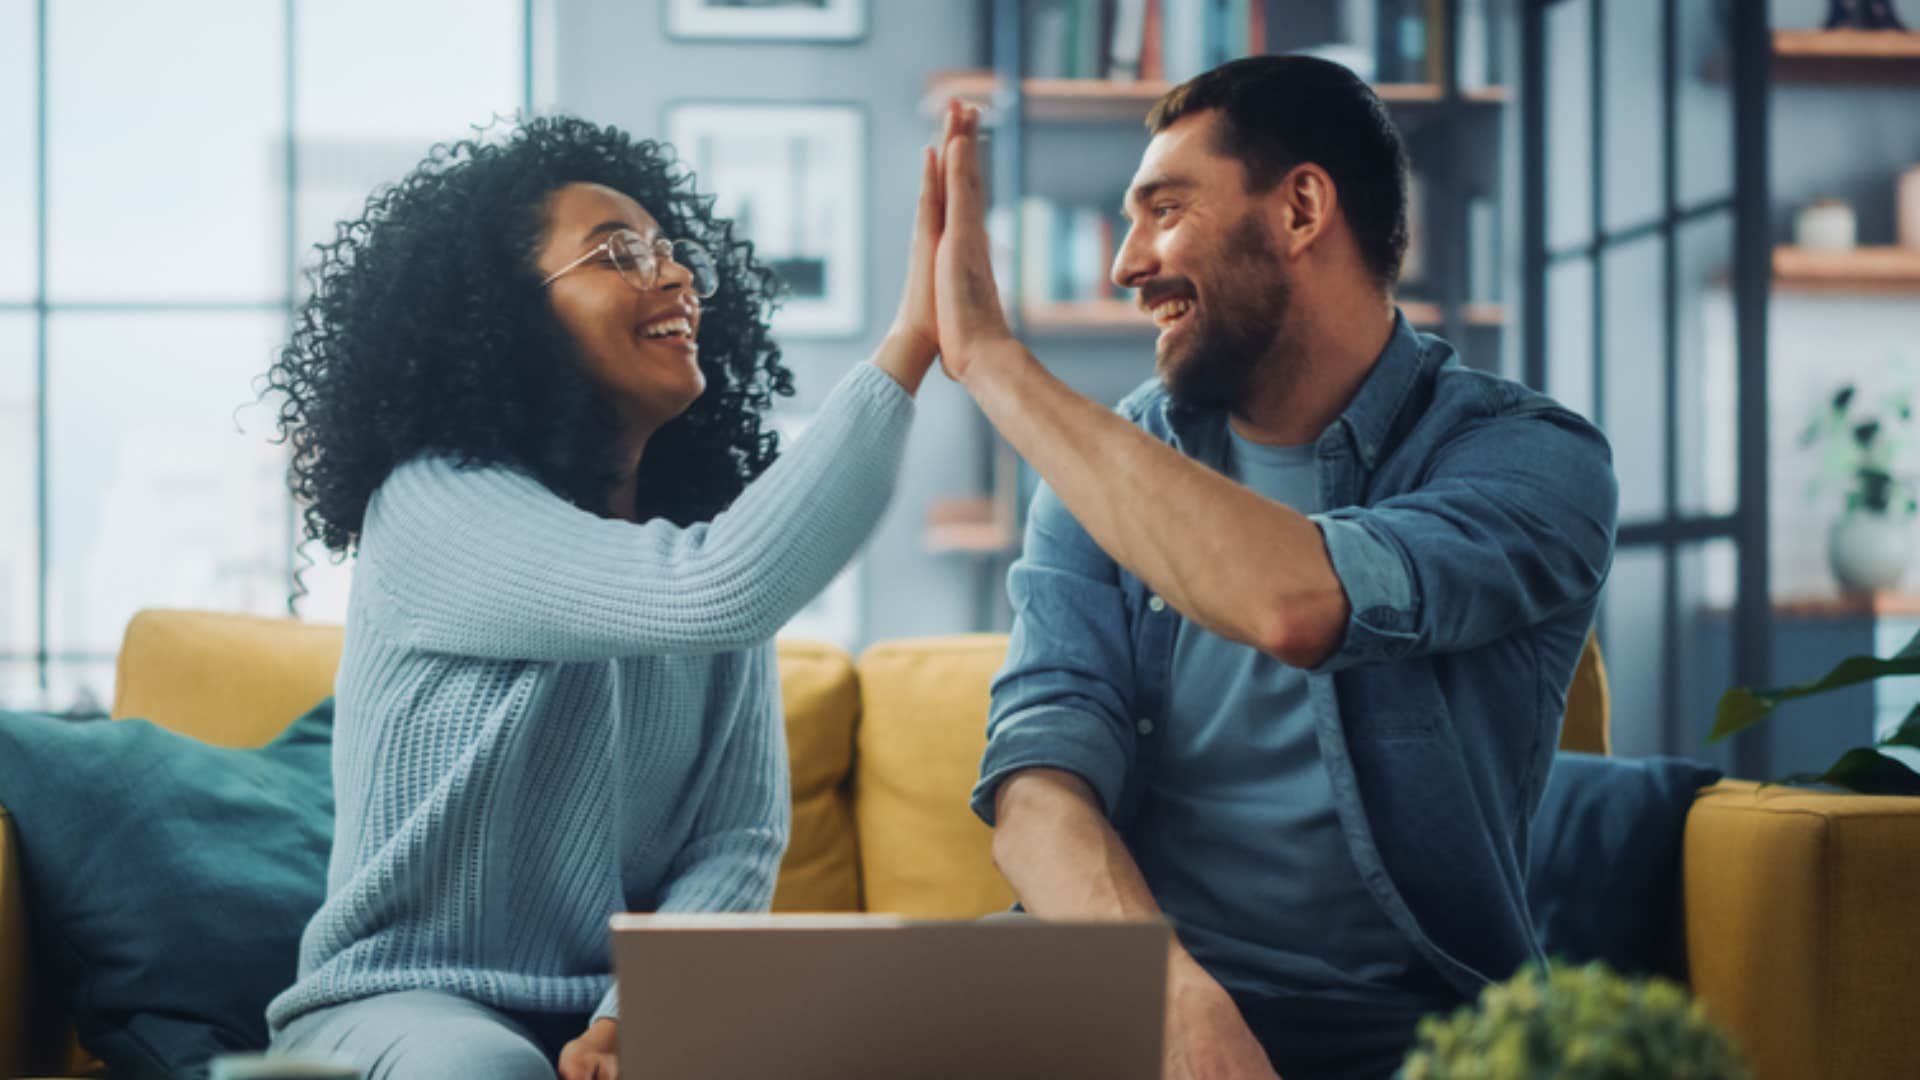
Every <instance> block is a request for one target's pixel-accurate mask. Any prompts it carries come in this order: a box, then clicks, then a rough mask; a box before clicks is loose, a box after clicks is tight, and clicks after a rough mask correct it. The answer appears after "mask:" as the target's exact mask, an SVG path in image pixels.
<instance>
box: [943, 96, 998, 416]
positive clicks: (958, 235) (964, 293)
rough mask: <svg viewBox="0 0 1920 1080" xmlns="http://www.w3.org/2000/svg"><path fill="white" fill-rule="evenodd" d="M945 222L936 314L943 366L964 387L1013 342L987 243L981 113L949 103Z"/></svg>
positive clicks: (946, 146)
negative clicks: (977, 367)
mask: <svg viewBox="0 0 1920 1080" xmlns="http://www.w3.org/2000/svg"><path fill="white" fill-rule="evenodd" d="M940 156H941V159H942V160H941V162H940V164H941V165H942V166H943V171H944V173H945V176H944V181H945V183H944V187H945V191H944V193H943V194H944V196H945V198H944V201H945V203H946V207H945V209H946V214H945V220H944V221H943V223H942V226H941V229H940V250H939V253H938V255H937V256H936V257H935V259H934V285H933V291H934V309H935V316H936V322H937V324H938V326H939V328H940V364H941V366H942V367H944V368H945V369H946V372H947V375H948V376H950V377H951V378H953V379H954V380H955V381H964V380H965V377H966V373H967V368H968V366H969V365H970V364H971V363H972V362H973V359H974V357H975V356H976V355H977V354H978V350H980V349H981V348H982V347H985V346H990V345H994V344H999V343H1002V342H1011V341H1013V331H1012V329H1011V328H1009V327H1008V325H1007V316H1006V313H1005V312H1004V311H1002V310H1001V308H1000V293H999V291H998V290H997V289H996V288H995V287H994V283H993V257H992V248H991V246H990V245H989V243H988V240H987V196H986V185H985V184H984V183H983V182H982V181H981V178H980V110H979V109H977V108H974V107H972V106H970V105H967V106H963V105H961V104H960V103H959V102H957V101H950V102H948V103H947V133H946V140H945V142H944V144H943V149H942V150H941V152H940Z"/></svg>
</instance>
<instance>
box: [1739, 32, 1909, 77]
mask: <svg viewBox="0 0 1920 1080" xmlns="http://www.w3.org/2000/svg"><path fill="white" fill-rule="evenodd" d="M1773 70H1774V73H1775V75H1776V76H1777V77H1779V78H1783V79H1802V80H1808V81H1858V82H1913V81H1920V33H1915V32H1911V31H1909V32H1905V33H1902V32H1900V31H1897V30H1776V31H1774V34H1773Z"/></svg>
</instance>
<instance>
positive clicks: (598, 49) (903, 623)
mask: <svg viewBox="0 0 1920 1080" xmlns="http://www.w3.org/2000/svg"><path fill="white" fill-rule="evenodd" d="M662 6H663V4H661V3H654V2H645V3H635V2H633V0H560V2H559V3H558V4H557V5H556V10H555V16H556V18H555V24H554V27H553V31H554V40H555V54H554V55H555V67H556V78H555V96H556V100H557V102H558V105H559V107H560V108H561V109H564V110H566V111H568V112H573V113H577V114H579V115H581V116H584V117H587V118H588V119H591V120H594V121H597V122H600V123H610V124H616V125H619V126H620V127H623V128H626V129H627V130H629V131H632V132H634V133H635V134H641V135H659V134H663V129H662V110H663V109H664V108H665V106H666V105H667V104H668V103H669V102H671V101H681V100H690V99H699V100H703V101H706V100H745V101H761V102H765V101H770V100H775V101H792V102H808V101H832V102H855V103H858V104H860V105H862V106H864V108H865V110H866V115H867V160H868V167H867V176H866V182H867V191H868V201H869V206H870V211H869V213H868V215H867V220H866V223H865V237H866V289H867V292H866V311H865V324H866V330H865V333H864V334H863V335H861V336H859V337H856V338H852V339H848V340H834V341H805V340H796V339H789V340H784V341H782V342H781V345H782V348H783V350H784V352H785V355H786V359H787V363H788V364H789V366H791V367H792V368H793V370H794V376H795V382H796V384H797V385H798V388H799V395H798V397H797V398H796V399H795V400H794V401H793V402H792V403H791V404H792V405H793V406H794V407H796V408H798V409H801V410H810V409H812V408H813V407H815V406H817V405H818V403H819V402H820V400H821V399H822V398H824V397H825V395H826V394H827V392H828V391H829V390H831V389H832V388H833V385H834V383H835V382H836V381H837V380H838V379H839V378H840V377H841V375H842V374H844V373H845V372H846V371H847V369H848V368H849V367H850V366H851V365H853V364H854V363H856V362H858V361H860V360H863V359H865V358H866V357H867V356H869V355H870V354H871V353H872V351H873V349H874V347H875V346H876V345H877V344H878V343H879V341H880V338H881V336H882V335H883V334H884V333H885V331H886V328H887V325H888V323H889V322H890V321H891V320H892V317H893V310H894V307H895V305H896V304H897V302H898V300H899V291H898V290H899V283H900V281H901V280H902V278H903V276H904V273H905V266H906V254H907V236H908V227H909V225H910V223H911V222H912V220H913V209H914V200H915V197H916V195H917V193H918V189H919V161H918V158H917V156H916V155H917V154H918V153H919V148H920V147H921V146H923V145H925V144H926V142H927V141H928V139H929V138H930V137H931V134H932V127H931V125H930V123H929V122H928V121H927V120H926V119H925V118H924V117H922V116H921V115H920V113H919V111H918V109H919V101H920V97H921V94H922V91H923V89H924V87H925V83H926V77H927V75H928V73H930V72H933V71H936V70H940V69H945V68H965V67H971V66H974V65H976V64H977V63H979V62H980V61H981V59H982V57H983V56H984V52H983V48H982V46H981V44H980V42H979V35H980V21H979V20H980V16H979V10H978V7H977V5H975V4H973V3H971V2H956V3H949V2H944V0H943V2H930V0H909V2H902V0H869V2H868V4H867V35H866V37H865V39H864V40H861V41H859V42H856V43H853V44H810V43H804V42H796V43H757V42H756V43H735V42H688V41H678V40H669V39H668V38H667V37H666V33H665V28H664V23H663V20H662V16H661V10H660V9H661V7H662ZM978 416H979V413H978V411H977V410H976V409H975V408H974V406H973V404H972V402H971V401H970V400H969V399H968V398H967V396H966V394H965V393H964V392H963V391H962V390H960V388H959V387H957V386H955V385H954V384H952V383H950V382H948V381H947V380H946V379H944V378H943V377H941V376H940V375H938V374H935V375H933V376H932V377H930V378H929V379H928V380H927V383H926V385H925V387H923V388H922V390H921V392H920V404H919V413H918V417H917V419H916V420H915V423H914V430H913V435H912V438H911V440H910V441H909V444H908V448H907V457H906V460H905V461H904V462H903V464H902V473H901V482H900V486H899V489H898V491H897V493H896V495H895V497H894V501H893V505H892V507H891V508H890V509H889V511H888V513H887V516H886V518H885V519H884V520H883V521H882V523H881V525H880V529H879V531H878V532H877V533H876V534H875V535H874V538H873V540H872V542H871V543H870V544H869V546H868V548H867V553H866V560H865V577H866V582H865V583H866V588H865V589H864V597H865V601H864V606H865V617H864V619H863V620H862V628H863V631H864V633H863V638H864V640H866V641H875V640H880V639H883V638H894V637H902V636H909V635H919V634H938V633H952V632H955V631H960V630H966V629H970V628H971V621H972V619H973V611H974V602H975V596H976V592H975V589H976V585H977V583H978V582H979V580H980V578H979V574H978V571H977V569H976V564H975V563H974V562H973V561H972V560H971V559H970V558H969V557H966V556H955V555H930V554H927V553H926V552H924V551H923V550H922V549H921V536H920V534H921V524H922V521H923V519H924V516H925V512H926V506H927V503H928V501H929V500H931V499H935V498H939V497H942V496H965V495H970V494H973V493H974V492H975V490H976V488H977V486H978V481H979V477H978V475H977V460H978V454H979V450H978V446H979V438H980V434H981V433H980V430H979V423H978Z"/></svg>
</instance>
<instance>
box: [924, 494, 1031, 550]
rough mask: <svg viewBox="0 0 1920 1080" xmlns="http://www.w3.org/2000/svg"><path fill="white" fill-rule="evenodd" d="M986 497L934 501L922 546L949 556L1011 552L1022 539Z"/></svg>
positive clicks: (930, 507)
mask: <svg viewBox="0 0 1920 1080" xmlns="http://www.w3.org/2000/svg"><path fill="white" fill-rule="evenodd" d="M1005 517H1006V515H1005V514H1004V513H1002V512H1001V511H1000V510H998V509H997V508H996V507H995V505H994V500H992V499H990V498H986V497H975V498H965V499H934V500H933V501H931V502H930V503H928V504H927V524H926V529H925V531H924V532H922V533H921V536H920V546H921V547H923V548H925V549H926V550H927V551H928V552H930V553H932V554H935V555H940V554H948V553H960V554H978V555H997V554H1000V553H1002V552H1006V551H1011V550H1013V548H1014V545H1015V544H1016V543H1017V542H1018V540H1019V538H1018V537H1017V536H1015V535H1014V531H1013V523H1012V522H1010V521H1007V520H1005Z"/></svg>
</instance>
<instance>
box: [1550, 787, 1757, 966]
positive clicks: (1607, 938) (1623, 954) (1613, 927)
mask: <svg viewBox="0 0 1920 1080" xmlns="http://www.w3.org/2000/svg"><path fill="white" fill-rule="evenodd" d="M1719 778H1720V771H1719V770H1718V769H1715V768H1713V767H1711V766H1708V765H1703V764H1700V763H1698V762H1693V761H1684V760H1680V759H1677V758H1659V757H1656V758H1638V759H1626V758H1609V757H1599V756H1596V755H1593V754H1580V753H1572V752H1565V751H1563V752H1561V753H1558V754H1556V755H1554V760H1553V770H1552V772H1551V773H1549V774H1548V776H1547V790H1546V794H1545V796H1544V797H1543V799H1542V800H1541V804H1540V809H1539V811H1538V812H1537V813H1536V814H1535V815H1534V818H1533V825H1532V831H1531V839H1530V842H1529V850H1528V858H1527V871H1528V872H1527V904H1528V907H1529V908H1530V909H1531V910H1532V913H1533V925H1534V929H1535V931H1536V932H1537V933H1538V934H1539V935H1540V940H1541V944H1542V945H1543V946H1544V947H1545V949H1546V950H1547V953H1548V954H1549V955H1551V956H1554V957H1556V958H1560V959H1564V960H1567V961H1569V962H1572V963H1586V962H1588V961H1590V960H1604V961H1606V962H1607V963H1608V964H1609V965H1611V966H1612V967H1613V968H1614V969H1615V970H1617V971H1621V972H1628V973H1634V974H1651V973H1668V972H1670V969H1671V968H1672V966H1673V964H1674V961H1675V960H1676V959H1677V956H1678V949H1677V943H1676V942H1675V939H1674V936H1673V934H1674V929H1675V927H1676V926H1677V925H1678V923H1679V917H1680V891H1679V890H1680V848H1681V841H1682V838H1683V836H1684V835H1685V828H1686V821H1687V810H1688V808H1689V807H1690V806H1691V805H1692V804H1693V797H1694V794H1695V793H1696V792H1698V791H1699V790H1700V789H1701V788H1704V787H1707V786H1708V785H1710V784H1712V783H1714V782H1715V781H1716V780H1718V779H1719Z"/></svg>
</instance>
